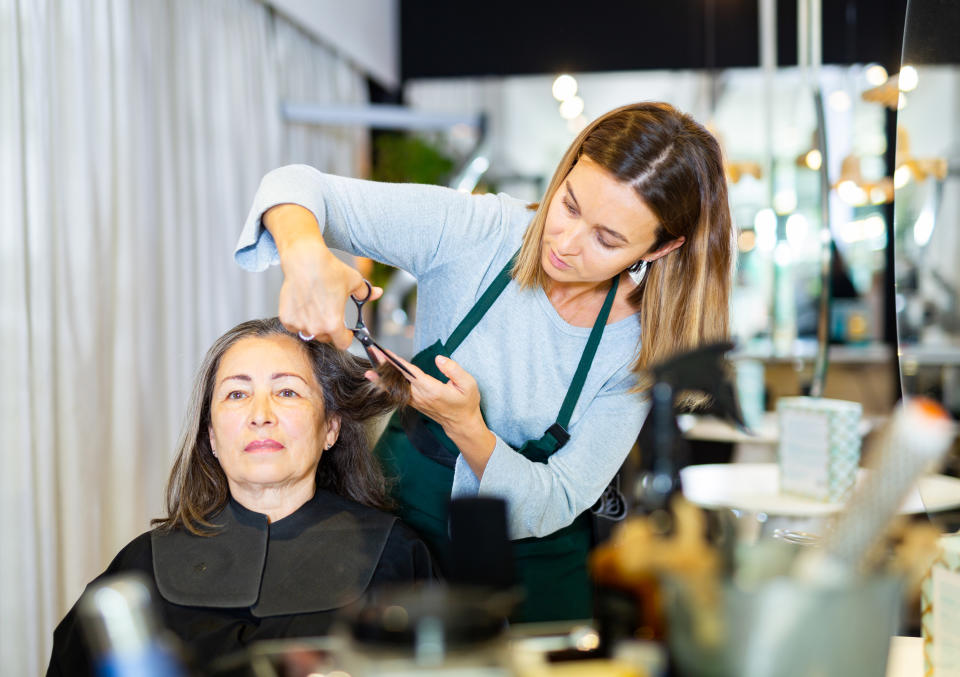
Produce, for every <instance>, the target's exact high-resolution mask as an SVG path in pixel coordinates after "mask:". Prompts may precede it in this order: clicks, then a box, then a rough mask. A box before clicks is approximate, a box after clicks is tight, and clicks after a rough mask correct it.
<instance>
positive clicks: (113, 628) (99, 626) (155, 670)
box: [77, 573, 187, 677]
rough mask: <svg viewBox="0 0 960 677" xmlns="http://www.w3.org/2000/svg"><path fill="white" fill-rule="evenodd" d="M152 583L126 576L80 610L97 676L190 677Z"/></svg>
mask: <svg viewBox="0 0 960 677" xmlns="http://www.w3.org/2000/svg"><path fill="white" fill-rule="evenodd" d="M150 590H151V586H150V582H149V581H148V580H147V578H146V577H144V576H143V575H140V574H134V573H126V574H121V575H118V576H113V577H110V578H107V579H104V580H103V581H101V582H100V583H96V584H94V585H91V586H90V587H89V588H88V589H87V591H86V592H84V594H83V596H82V597H81V598H80V601H79V603H78V606H77V612H78V615H79V618H80V619H81V624H82V626H83V629H84V634H85V635H86V637H87V642H88V644H89V645H90V650H91V656H92V658H93V664H94V666H95V669H96V671H97V674H99V675H102V676H103V677H185V675H186V674H187V672H186V670H185V669H184V668H183V667H182V665H181V663H180V661H179V659H178V657H177V654H176V652H175V649H174V646H175V644H174V642H175V638H174V637H173V636H172V635H170V634H169V633H168V632H167V631H165V630H164V629H163V627H162V625H161V624H160V621H159V620H158V617H157V611H156V609H155V607H154V602H153V595H152V593H151V591H150Z"/></svg>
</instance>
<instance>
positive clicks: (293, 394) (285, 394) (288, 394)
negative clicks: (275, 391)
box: [280, 388, 299, 397]
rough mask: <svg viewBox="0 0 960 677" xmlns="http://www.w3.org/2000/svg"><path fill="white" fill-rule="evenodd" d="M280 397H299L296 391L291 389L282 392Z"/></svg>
mask: <svg viewBox="0 0 960 677" xmlns="http://www.w3.org/2000/svg"><path fill="white" fill-rule="evenodd" d="M280 397H299V395H298V394H297V391H296V390H292V389H291V388H284V389H283V390H281V391H280Z"/></svg>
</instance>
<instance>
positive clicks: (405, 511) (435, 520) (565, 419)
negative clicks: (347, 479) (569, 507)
mask: <svg viewBox="0 0 960 677" xmlns="http://www.w3.org/2000/svg"><path fill="white" fill-rule="evenodd" d="M515 258H516V254H515V255H514V259H515ZM512 265H513V259H511V260H510V262H509V263H507V265H506V266H504V268H503V270H502V271H500V274H499V275H498V276H497V278H496V279H495V280H494V281H493V282H492V283H491V284H490V286H489V287H487V289H486V290H485V291H484V292H483V295H482V296H481V297H480V298H479V299H478V300H477V302H476V303H475V304H474V305H473V307H472V308H471V309H470V312H468V313H467V316H466V317H465V318H464V319H463V321H461V322H460V324H459V325H458V326H457V328H456V329H455V330H454V331H453V333H452V334H451V335H450V338H449V339H448V340H447V342H446V343H442V342H441V341H437V342H436V343H434V344H433V345H431V346H429V347H427V348H424V349H423V350H422V351H420V352H419V353H417V354H416V355H415V356H414V357H413V359H412V362H413V363H414V364H415V365H417V366H418V367H419V368H420V369H422V370H423V371H424V372H426V373H427V374H430V375H431V376H433V377H434V378H436V379H439V380H441V381H443V382H446V381H447V377H446V376H444V375H443V374H442V373H441V372H440V370H439V369H437V366H436V363H435V362H434V358H435V357H436V356H437V355H444V356H446V357H450V356H451V354H452V353H453V351H454V350H456V349H457V347H458V346H459V345H460V344H461V343H462V342H463V340H464V339H465V338H466V337H467V335H468V334H469V333H470V331H471V330H472V329H473V328H474V327H475V326H476V324H477V323H478V322H479V321H480V318H482V317H483V315H484V314H485V313H486V312H487V310H488V309H489V308H490V306H492V305H493V302H494V301H496V299H497V297H499V296H500V294H501V293H502V292H503V290H504V289H505V288H506V286H507V284H508V283H509V282H510V268H511V267H512ZM618 282H619V278H614V279H613V283H612V285H611V287H610V291H609V292H608V293H607V297H606V300H605V301H604V303H603V307H602V308H601V310H600V314H599V315H598V316H597V320H596V322H595V323H594V325H593V329H592V330H591V332H590V336H589V338H588V339H587V345H586V347H585V348H584V350H583V355H582V356H581V357H580V363H579V364H578V365H577V370H576V372H575V373H574V376H573V380H572V382H571V383H570V388H569V389H568V390H567V395H566V397H565V398H564V400H563V404H562V405H561V407H560V413H559V414H558V415H557V419H556V422H555V423H554V424H553V425H551V426H550V427H549V428H548V429H547V430H546V432H544V434H543V436H542V437H540V439H537V440H529V441H527V442H526V443H524V445H523V446H522V447H521V448H520V449H518V450H517V451H518V452H519V453H521V454H523V455H524V456H525V457H526V458H528V459H530V460H531V461H535V462H538V463H546V462H547V459H548V458H549V457H550V455H551V454H553V453H554V452H555V451H556V450H557V449H559V448H560V447H562V446H563V445H564V444H566V442H567V440H568V439H569V438H570V435H569V434H568V433H567V430H566V429H567V426H568V425H569V423H570V417H571V415H572V414H573V409H574V407H575V406H576V404H577V400H578V399H579V397H580V392H581V390H583V384H584V382H585V381H586V379H587V372H588V371H589V370H590V365H591V364H592V363H593V357H594V355H595V354H596V352H597V346H599V344H600V338H601V336H602V334H603V328H604V326H605V325H606V323H607V318H608V317H609V315H610V308H611V306H612V305H613V299H614V296H615V295H616V292H617V284H618ZM374 453H375V454H376V455H377V456H378V457H379V459H380V461H381V463H382V464H383V469H384V472H385V473H386V475H387V478H388V480H389V481H390V482H391V495H392V496H393V498H394V500H395V501H396V502H397V504H398V512H399V516H400V518H401V519H402V520H403V521H404V522H406V523H407V524H409V525H410V526H411V527H413V528H414V529H416V530H417V532H419V534H420V536H421V537H422V538H423V539H424V540H425V541H426V542H427V543H428V544H429V546H430V548H431V550H432V552H433V554H434V556H435V557H436V558H437V560H438V563H439V565H440V568H441V570H443V569H444V568H445V567H446V565H447V560H448V556H449V544H450V539H449V533H448V529H447V511H448V507H449V504H450V491H451V488H452V486H453V471H454V466H455V463H456V458H457V456H458V455H459V454H460V450H459V449H458V448H457V446H456V445H455V444H454V443H453V442H452V441H451V440H450V438H449V437H447V435H446V433H444V432H443V428H442V427H441V426H440V424H438V423H437V422H436V421H434V420H433V419H430V418H428V417H426V416H424V415H423V414H421V413H420V412H418V411H416V410H415V409H413V408H412V407H408V408H406V409H404V410H401V411H398V412H396V413H395V414H394V415H393V416H392V417H391V419H390V422H389V423H388V424H387V427H386V429H385V430H384V432H383V435H382V436H381V437H380V441H379V442H378V443H377V446H376V448H375V449H374ZM590 544H591V529H590V517H589V514H587V513H584V514H581V515H580V516H578V517H577V518H576V519H575V520H574V522H573V523H572V524H570V525H569V526H567V527H564V528H563V529H560V530H559V531H556V532H554V533H552V534H550V535H549V536H545V537H543V538H524V539H520V540H516V541H513V554H514V565H515V569H516V572H517V576H518V578H519V581H520V583H521V585H522V586H523V588H524V590H525V593H526V595H525V601H524V603H523V605H522V607H521V609H520V611H519V613H518V614H517V616H516V618H515V619H514V620H517V621H525V622H528V621H550V620H569V619H578V618H589V617H590V616H591V615H592V595H591V585H590V580H589V578H588V576H587V554H588V551H589V549H590Z"/></svg>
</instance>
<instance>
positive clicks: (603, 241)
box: [594, 231, 619, 249]
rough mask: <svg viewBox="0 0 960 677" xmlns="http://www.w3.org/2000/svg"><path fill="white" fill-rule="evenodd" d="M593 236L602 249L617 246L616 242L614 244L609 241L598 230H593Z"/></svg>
mask: <svg viewBox="0 0 960 677" xmlns="http://www.w3.org/2000/svg"><path fill="white" fill-rule="evenodd" d="M594 237H596V239H597V243H599V245H600V246H601V247H603V248H604V249H616V248H617V247H618V246H619V245H617V244H615V243H613V242H610V241H609V240H607V239H606V238H605V237H604V236H603V233H601V232H600V231H595V232H594Z"/></svg>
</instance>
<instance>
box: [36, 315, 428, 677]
mask: <svg viewBox="0 0 960 677" xmlns="http://www.w3.org/2000/svg"><path fill="white" fill-rule="evenodd" d="M367 368H369V362H367V361H366V360H362V359H360V358H357V357H354V356H353V355H350V354H349V353H345V352H342V351H340V350H337V349H336V348H334V347H332V346H330V345H328V344H326V343H320V342H318V341H311V342H304V341H301V340H300V339H298V338H297V337H296V335H295V334H290V333H289V332H288V331H287V330H286V329H284V328H283V326H282V325H281V324H280V322H279V321H278V320H277V319H276V318H273V319H268V320H253V321H250V322H244V323H243V324H240V325H238V326H237V327H235V328H233V329H231V330H230V331H228V332H227V333H226V334H224V335H223V336H222V337H220V339H218V340H217V342H216V343H214V345H213V347H211V348H210V350H209V351H208V353H207V356H206V358H205V359H204V362H203V364H202V366H201V368H200V372H199V374H198V376H197V380H196V384H195V386H194V391H193V396H192V398H191V401H190V405H189V408H188V411H187V416H186V423H185V426H184V433H183V437H182V438H181V442H180V452H179V455H178V456H177V459H176V462H175V463H174V465H173V471H172V472H171V474H170V483H169V485H168V487H167V512H168V514H167V516H166V517H165V518H163V519H158V520H154V526H155V528H154V529H153V530H151V531H149V532H147V533H144V534H141V535H140V536H138V537H137V538H135V539H134V540H133V541H132V542H131V543H130V544H128V545H127V546H126V547H125V548H123V550H121V551H120V553H119V554H118V555H117V556H116V558H115V559H114V560H113V562H112V563H111V564H110V566H109V567H108V568H107V570H106V572H104V574H103V576H108V575H110V574H115V573H118V572H122V571H130V570H138V571H142V572H145V573H146V574H148V575H149V576H150V577H152V579H153V580H154V581H155V583H156V588H157V591H158V592H159V595H158V597H159V600H160V607H161V616H162V617H161V620H162V621H163V622H164V623H165V624H166V626H167V627H168V628H169V629H171V630H172V631H173V632H174V633H176V634H177V635H178V636H179V637H180V638H181V639H182V640H183V641H184V644H185V645H186V647H187V648H188V649H189V650H190V651H191V653H193V654H194V655H196V656H197V657H202V658H203V659H204V660H209V659H212V658H214V657H216V656H219V655H223V654H225V653H228V652H230V651H233V650H235V649H238V648H240V647H242V646H244V645H246V644H249V643H251V642H253V641H256V640H260V639H271V638H279V637H303V636H310V635H319V634H324V633H325V632H326V631H327V630H328V627H329V624H330V622H331V620H332V617H333V614H334V612H335V611H336V610H337V609H339V608H341V607H343V606H345V605H347V604H349V603H351V602H354V601H356V600H358V599H359V598H360V597H361V596H362V595H363V594H364V593H365V592H367V591H369V590H371V589H373V588H375V587H376V586H378V585H382V584H392V583H403V582H410V581H414V580H418V579H426V578H432V577H433V572H432V566H431V561H430V556H429V553H428V551H427V548H426V546H425V545H424V544H423V542H422V541H420V540H419V538H417V536H416V535H415V534H414V533H413V532H412V531H411V530H410V529H409V528H407V527H406V526H404V525H403V524H401V523H400V522H398V521H397V519H396V518H395V517H394V516H393V515H390V514H388V513H386V512H383V508H384V507H385V505H386V499H385V496H386V493H385V487H384V479H383V475H382V474H381V471H380V468H379V466H378V465H377V463H376V461H375V460H374V459H373V457H372V455H371V454H370V451H369V446H368V443H367V439H366V435H365V432H364V427H363V423H364V421H366V420H367V419H370V418H371V417H373V416H375V415H377V414H380V413H383V412H385V411H387V410H388V409H390V408H391V407H392V406H393V404H394V403H393V402H392V401H391V400H390V396H389V395H387V394H385V393H384V392H383V391H381V390H380V389H378V388H377V387H376V386H375V385H374V384H372V383H371V382H370V381H368V380H367V379H365V378H364V371H365V370H366V369H367ZM75 613H76V607H75V608H74V609H73V610H71V611H70V612H69V613H68V614H67V616H66V617H65V618H64V619H63V621H62V622H61V623H60V625H59V626H58V627H57V629H56V631H55V632H54V647H53V656H52V658H51V662H50V667H49V670H48V674H53V675H57V674H83V673H84V672H87V671H89V669H90V668H89V658H88V656H87V651H86V649H85V647H84V642H83V638H82V633H81V628H79V627H78V625H79V624H78V622H77V620H76V618H75Z"/></svg>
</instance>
